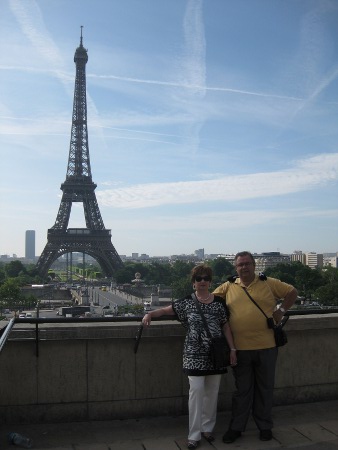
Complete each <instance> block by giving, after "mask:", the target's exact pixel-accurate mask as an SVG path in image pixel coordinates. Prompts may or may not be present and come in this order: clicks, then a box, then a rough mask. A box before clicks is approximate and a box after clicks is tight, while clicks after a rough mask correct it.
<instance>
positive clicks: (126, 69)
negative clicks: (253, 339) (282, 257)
mask: <svg viewBox="0 0 338 450" xmlns="http://www.w3.org/2000/svg"><path fill="white" fill-rule="evenodd" d="M337 24H338V4H337V2H335V1H331V0H327V1H324V2H320V3H318V2H316V1H312V0H310V1H308V0H300V1H299V2H297V3H295V2H293V1H291V0H287V1H285V2H282V3H281V2H278V1H274V0H273V1H271V2H269V3H266V2H262V1H261V0H252V1H250V2H249V1H246V0H239V1H238V2H230V1H223V0H215V1H214V2H212V4H211V3H209V2H206V1H202V0H187V1H183V2H182V1H178V0H174V1H172V2H166V1H164V0H147V1H145V2H142V3H141V2H138V1H136V0H126V1H125V2H118V1H116V2H114V1H108V0H101V1H100V2H93V1H91V0H73V1H72V2H60V1H56V0H51V1H49V2H44V1H42V0H29V1H27V2H20V1H19V0H4V1H3V2H1V4H0V54H1V63H0V81H1V83H0V92H1V95H0V118H1V120H0V157H1V161H2V174H1V183H0V190H1V221H0V227H1V228H0V254H13V253H14V254H17V255H23V254H24V249H25V230H29V229H30V230H36V234H35V236H36V254H37V255H38V254H40V253H41V252H42V250H43V248H44V246H45V244H46V242H47V230H48V228H51V227H52V225H53V224H54V221H55V217H56V214H57V210H58V207H59V204H60V198H61V195H62V193H61V190H60V185H61V183H62V182H63V181H64V177H65V173H66V167H67V159H68V152H69V142H70V130H71V119H72V117H71V116H72V102H73V92H74V79H75V64H74V61H73V56H74V51H75V49H76V47H77V46H78V44H79V38H80V26H81V25H83V26H84V28H83V44H84V47H85V48H86V49H88V57H89V60H88V64H87V69H86V71H87V101H88V130H89V149H90V157H91V167H92V175H93V181H94V182H95V183H96V184H97V185H98V187H97V189H96V195H97V199H98V203H99V207H100V211H101V213H102V217H103V220H104V223H105V226H106V227H107V228H108V229H111V230H112V242H113V243H114V246H115V248H116V250H117V252H118V253H119V254H120V255H128V254H131V253H133V252H138V253H139V254H141V253H143V252H144V249H146V251H147V253H149V254H151V255H169V254H190V252H193V251H194V250H193V249H198V248H201V247H202V246H203V247H204V248H205V249H206V250H205V251H206V253H207V254H213V253H223V252H222V250H223V249H224V253H236V251H238V250H243V249H246V250H249V251H252V252H254V253H259V251H261V249H262V248H263V249H264V251H266V252H269V251H270V252H271V251H280V252H281V253H284V254H290V253H293V251H295V250H297V249H302V250H303V252H312V251H313V252H317V253H332V252H336V251H337V250H338V248H337V247H338V246H337V218H338V208H337V193H338V189H337V180H338V99H337V94H338V39H337V38H338V27H337ZM80 206H82V205H80ZM69 226H70V227H84V226H85V225H84V215H83V210H82V209H80V208H77V207H76V205H74V206H73V209H72V213H71V220H70V224H69Z"/></svg>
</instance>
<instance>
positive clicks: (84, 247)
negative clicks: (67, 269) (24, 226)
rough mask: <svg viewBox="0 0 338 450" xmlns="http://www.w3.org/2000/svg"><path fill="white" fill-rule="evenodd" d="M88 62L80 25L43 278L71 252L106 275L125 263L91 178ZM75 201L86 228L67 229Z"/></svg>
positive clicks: (40, 266)
mask: <svg viewBox="0 0 338 450" xmlns="http://www.w3.org/2000/svg"><path fill="white" fill-rule="evenodd" d="M87 61H88V55H87V50H86V49H85V48H84V47H83V44H82V26H81V38H80V46H79V47H78V48H77V49H76V51H75V55H74V62H75V64H76V77H75V89H74V104H73V118H72V130H71V139H70V149H69V158H68V167H67V174H66V181H65V182H64V183H62V184H61V190H62V192H63V194H62V199H61V204H60V207H59V211H58V214H57V217H56V221H55V224H54V225H53V227H52V228H50V229H49V230H48V233H47V244H46V246H45V248H44V250H43V252H42V254H41V256H40V258H39V260H38V262H37V265H36V268H37V271H38V273H39V274H40V275H41V276H42V277H45V276H46V275H47V272H48V269H49V268H50V267H51V265H52V264H53V262H54V261H55V260H56V259H57V258H59V257H60V256H61V255H64V254H66V253H72V252H80V253H83V254H88V255H90V256H92V257H93V258H94V259H95V260H96V261H97V262H98V263H99V265H100V267H101V270H102V272H103V273H104V274H105V275H106V276H107V277H112V276H113V274H114V272H115V271H116V270H117V269H119V268H121V267H122V265H123V264H122V261H121V259H120V257H119V255H118V253H117V252H116V250H115V248H114V246H113V244H112V242H111V230H107V229H105V226H104V224H103V220H102V217H101V213H100V210H99V206H98V203H97V200H96V195H95V192H94V191H95V189H96V186H97V185H96V184H95V183H93V181H92V174H91V169H90V159H89V146H88V129H87V99H86V64H87ZM73 202H82V204H83V209H84V215H85V221H86V228H68V223H69V217H70V212H71V208H72V204H73Z"/></svg>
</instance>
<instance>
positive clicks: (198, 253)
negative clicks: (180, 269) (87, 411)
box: [195, 248, 204, 260]
mask: <svg viewBox="0 0 338 450" xmlns="http://www.w3.org/2000/svg"><path fill="white" fill-rule="evenodd" d="M195 256H196V257H197V258H198V259H201V260H202V259H204V248H200V249H198V250H195Z"/></svg>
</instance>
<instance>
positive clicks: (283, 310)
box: [279, 306, 285, 314]
mask: <svg viewBox="0 0 338 450" xmlns="http://www.w3.org/2000/svg"><path fill="white" fill-rule="evenodd" d="M279 311H281V312H282V313H283V314H285V309H284V308H283V307H282V306H281V307H280V308H279Z"/></svg>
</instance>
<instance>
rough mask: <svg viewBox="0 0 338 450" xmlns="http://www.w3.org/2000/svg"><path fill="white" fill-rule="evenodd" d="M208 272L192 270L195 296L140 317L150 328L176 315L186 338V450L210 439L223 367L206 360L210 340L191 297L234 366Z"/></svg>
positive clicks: (219, 303) (201, 268) (230, 340)
mask: <svg viewBox="0 0 338 450" xmlns="http://www.w3.org/2000/svg"><path fill="white" fill-rule="evenodd" d="M211 280H212V270H211V268H210V267H208V266H206V265H199V266H196V267H194V269H193V270H192V272H191V281H192V283H193V288H194V289H195V294H194V295H193V294H190V295H188V296H186V297H185V298H182V299H180V300H174V301H173V302H172V304H171V305H170V306H166V307H164V308H159V309H156V310H154V311H151V312H150V313H148V314H146V315H145V316H144V317H143V320H142V322H143V324H144V325H150V323H151V319H152V318H154V317H161V316H163V315H176V316H177V319H178V320H179V321H180V322H181V323H182V325H183V326H184V327H185V328H186V330H187V334H186V338H185V343H184V350H183V371H184V372H185V373H186V374H187V375H188V378H189V385H190V389H189V434H188V442H187V447H188V448H190V449H194V448H197V446H198V443H199V441H200V440H201V436H203V437H204V438H205V439H207V440H208V441H209V442H212V441H213V440H214V436H213V435H212V432H213V429H214V426H215V423H216V412H217V399H218V391H219V385H220V381H221V374H223V373H226V372H227V369H226V367H223V368H221V369H214V367H213V365H212V361H211V358H210V338H209V337H208V335H207V332H206V330H205V327H204V324H203V320H202V317H201V314H200V312H199V310H198V308H197V305H196V302H195V299H194V297H196V298H197V300H198V302H199V304H200V307H201V309H202V312H203V314H204V316H205V318H206V321H207V324H208V328H209V330H210V333H211V335H212V337H219V336H221V335H222V332H223V333H224V335H225V337H226V339H227V342H228V345H229V347H230V349H231V353H230V363H231V365H236V363H237V358H236V349H235V348H234V343H233V338H232V333H231V330H230V326H229V324H228V321H227V319H228V314H227V308H226V305H225V303H224V300H223V299H222V298H221V297H217V296H214V295H213V294H211V293H210V292H209V288H210V284H211Z"/></svg>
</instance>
